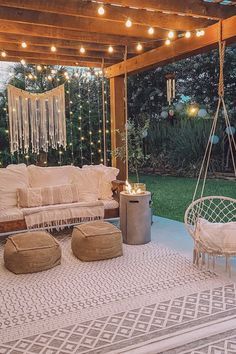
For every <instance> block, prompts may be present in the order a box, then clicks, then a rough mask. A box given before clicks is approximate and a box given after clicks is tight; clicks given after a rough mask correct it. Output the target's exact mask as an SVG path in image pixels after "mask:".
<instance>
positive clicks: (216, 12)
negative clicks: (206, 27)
mask: <svg viewBox="0 0 236 354" xmlns="http://www.w3.org/2000/svg"><path fill="white" fill-rule="evenodd" d="M103 3H105V4H117V5H120V6H130V7H134V8H139V9H150V10H154V11H161V12H166V13H168V14H184V15H187V16H193V17H194V16H198V17H201V18H211V19H215V20H219V19H223V18H227V17H230V16H233V15H235V14H236V8H235V6H230V5H228V6H226V5H219V4H212V3H207V2H203V1H202V0H182V1H180V0H158V1H157V0H103Z"/></svg>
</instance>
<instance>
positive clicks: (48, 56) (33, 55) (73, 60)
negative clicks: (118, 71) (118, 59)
mask: <svg viewBox="0 0 236 354" xmlns="http://www.w3.org/2000/svg"><path fill="white" fill-rule="evenodd" d="M7 54H8V56H9V57H11V58H13V57H16V58H19V57H21V59H26V60H27V59H29V58H31V59H35V60H38V63H41V62H42V61H43V60H51V59H52V60H54V61H57V65H60V61H63V60H64V61H67V62H70V63H72V64H75V63H76V62H87V61H88V62H91V63H92V62H94V63H97V62H102V58H90V57H88V56H86V57H83V58H82V57H80V56H69V55H68V56H64V55H59V54H48V53H34V52H33V53H31V52H27V51H23V52H21V53H19V52H18V51H13V50H8V52H7ZM112 62H113V63H114V60H112V59H105V63H106V64H109V63H112Z"/></svg>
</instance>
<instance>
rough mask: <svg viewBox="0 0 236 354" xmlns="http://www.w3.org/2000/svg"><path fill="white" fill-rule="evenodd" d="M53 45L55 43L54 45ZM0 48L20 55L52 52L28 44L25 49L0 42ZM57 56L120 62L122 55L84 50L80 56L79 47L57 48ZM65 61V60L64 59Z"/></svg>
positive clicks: (120, 53)
mask: <svg viewBox="0 0 236 354" xmlns="http://www.w3.org/2000/svg"><path fill="white" fill-rule="evenodd" d="M54 45H55V43H54ZM0 48H3V49H4V50H5V51H6V52H8V51H17V52H19V55H20V53H21V52H22V53H25V52H26V51H27V53H39V54H41V53H44V55H51V54H52V52H51V50H50V47H47V48H45V47H43V46H38V45H34V44H33V45H32V44H28V46H27V48H22V46H21V44H18V43H17V44H16V43H5V42H1V41H0ZM56 54H57V55H60V56H62V55H63V56H75V57H77V58H87V57H89V58H97V59H99V60H102V58H104V59H107V60H108V61H109V60H114V61H115V60H116V61H118V60H122V59H123V53H122V51H121V52H118V51H116V52H113V53H112V54H109V53H108V51H106V52H105V51H103V52H98V51H93V50H86V52H85V53H84V54H81V53H80V51H79V47H78V48H77V49H71V48H70V49H68V48H57V52H56ZM65 59H66V58H65Z"/></svg>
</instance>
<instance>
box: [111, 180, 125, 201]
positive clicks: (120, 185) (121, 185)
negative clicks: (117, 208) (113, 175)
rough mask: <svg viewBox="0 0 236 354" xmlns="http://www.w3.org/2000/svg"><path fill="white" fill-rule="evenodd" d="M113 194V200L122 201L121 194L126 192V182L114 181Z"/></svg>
mask: <svg viewBox="0 0 236 354" xmlns="http://www.w3.org/2000/svg"><path fill="white" fill-rule="evenodd" d="M111 183H112V192H113V198H114V199H115V200H116V201H117V202H119V201H120V192H122V191H124V190H125V181H119V180H115V181H112V182H111Z"/></svg>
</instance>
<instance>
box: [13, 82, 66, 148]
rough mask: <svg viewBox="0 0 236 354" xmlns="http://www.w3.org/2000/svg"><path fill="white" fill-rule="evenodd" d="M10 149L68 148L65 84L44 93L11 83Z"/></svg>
mask: <svg viewBox="0 0 236 354" xmlns="http://www.w3.org/2000/svg"><path fill="white" fill-rule="evenodd" d="M7 92H8V111H9V133H10V151H11V153H12V154H13V153H14V152H16V151H17V152H21V153H24V154H25V153H28V151H29V150H31V151H32V152H33V153H39V151H40V150H43V151H45V152H48V148H49V146H50V147H52V148H53V149H58V148H59V147H62V148H64V149H66V118H65V92H64V85H61V86H58V87H57V88H54V89H52V90H50V91H47V92H44V93H29V92H26V91H24V90H20V89H18V88H16V87H14V86H12V85H8V88H7Z"/></svg>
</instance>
